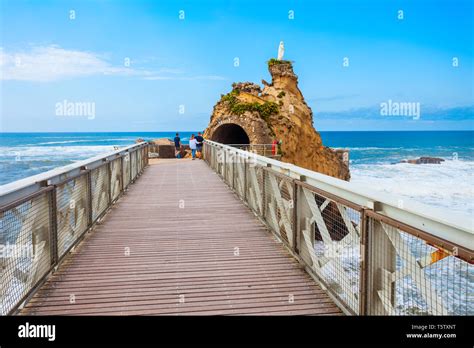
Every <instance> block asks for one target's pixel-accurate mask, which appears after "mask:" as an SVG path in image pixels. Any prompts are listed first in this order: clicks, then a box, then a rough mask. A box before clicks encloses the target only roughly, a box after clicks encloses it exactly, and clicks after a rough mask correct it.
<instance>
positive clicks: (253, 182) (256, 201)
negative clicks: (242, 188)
mask: <svg viewBox="0 0 474 348" xmlns="http://www.w3.org/2000/svg"><path fill="white" fill-rule="evenodd" d="M246 189H247V195H246V197H247V202H248V204H249V206H250V207H251V208H252V210H253V211H254V212H255V213H256V214H257V215H260V216H263V209H264V196H263V189H264V186H263V167H262V166H259V165H257V164H255V163H249V164H248V165H247V188H246Z"/></svg>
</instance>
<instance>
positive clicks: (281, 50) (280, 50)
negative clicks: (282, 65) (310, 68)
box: [277, 41, 285, 60]
mask: <svg viewBox="0 0 474 348" xmlns="http://www.w3.org/2000/svg"><path fill="white" fill-rule="evenodd" d="M284 54H285V46H284V45H283V41H280V46H278V58H277V59H278V60H282V59H283V55H284Z"/></svg>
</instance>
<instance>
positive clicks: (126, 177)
mask: <svg viewBox="0 0 474 348" xmlns="http://www.w3.org/2000/svg"><path fill="white" fill-rule="evenodd" d="M122 165H123V166H122V167H123V168H122V170H123V187H124V188H125V187H127V186H128V185H129V184H130V153H128V152H127V153H126V154H125V156H123V162H122Z"/></svg>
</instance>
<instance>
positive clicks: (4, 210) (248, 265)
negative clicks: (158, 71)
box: [0, 141, 474, 315]
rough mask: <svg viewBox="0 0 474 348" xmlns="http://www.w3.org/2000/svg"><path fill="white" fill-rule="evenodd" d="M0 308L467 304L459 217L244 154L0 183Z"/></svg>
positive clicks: (141, 310)
mask: <svg viewBox="0 0 474 348" xmlns="http://www.w3.org/2000/svg"><path fill="white" fill-rule="evenodd" d="M0 219H1V220H0V222H1V234H0V237H1V239H0V244H1V245H2V247H3V248H2V254H1V255H0V262H1V269H2V273H1V278H0V295H1V307H0V314H2V315H7V314H20V315H23V314H28V315H32V314H38V315H99V314H103V315H160V314H163V315H193V314H197V315H206V314H209V315H211V314H229V315H236V314H258V315H264V314H265V315H281V314H288V315H298V314H309V315H344V314H346V315H422V314H435V315H446V314H456V315H472V314H474V304H473V297H472V293H473V287H474V284H473V275H474V267H473V262H474V261H473V260H474V252H473V249H474V247H473V244H474V234H473V230H472V220H470V219H469V218H466V217H463V216H457V215H455V214H454V213H452V212H446V211H438V210H436V209H434V208H431V207H426V206H422V205H417V204H414V203H411V202H405V201H404V200H402V199H398V198H397V197H391V196H386V195H382V194H380V193H375V192H372V191H371V190H370V189H368V188H366V187H361V186H357V185H354V184H353V183H349V182H345V181H341V180H338V179H334V178H331V177H328V176H325V175H322V174H319V173H315V172H312V171H309V170H305V169H303V168H299V167H296V166H294V165H291V164H288V163H283V162H280V161H277V160H275V159H270V158H267V157H264V156H261V155H258V154H255V153H252V152H249V151H245V150H244V149H239V148H236V147H232V146H227V145H224V144H219V143H215V142H212V141H207V142H206V143H205V146H204V160H203V161H200V160H196V161H192V160H161V161H158V163H156V164H151V163H149V160H148V144H147V143H141V144H136V145H132V146H129V147H126V148H123V149H119V150H117V151H115V152H112V153H109V154H107V155H104V156H98V157H95V158H92V159H89V160H86V161H82V162H80V163H75V164H73V165H70V166H66V167H63V168H59V169H56V170H53V171H50V172H47V173H43V174H40V175H37V176H34V177H30V178H26V179H23V180H19V181H17V182H14V183H11V184H7V185H4V186H2V187H0Z"/></svg>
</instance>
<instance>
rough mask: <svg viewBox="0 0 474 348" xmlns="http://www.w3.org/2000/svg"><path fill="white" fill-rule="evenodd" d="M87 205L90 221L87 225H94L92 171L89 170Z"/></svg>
mask: <svg viewBox="0 0 474 348" xmlns="http://www.w3.org/2000/svg"><path fill="white" fill-rule="evenodd" d="M86 177H87V205H88V206H89V210H88V214H87V215H88V220H89V221H88V222H87V226H88V227H91V226H92V221H93V220H92V209H93V208H92V171H91V170H89V171H88V173H87V175H86Z"/></svg>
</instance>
